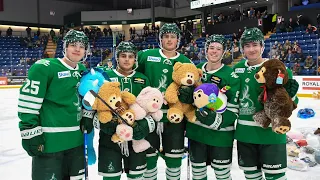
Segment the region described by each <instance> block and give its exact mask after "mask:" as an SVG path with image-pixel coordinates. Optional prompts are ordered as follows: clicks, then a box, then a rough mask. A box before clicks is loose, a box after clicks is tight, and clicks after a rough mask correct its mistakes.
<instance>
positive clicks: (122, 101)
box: [92, 82, 136, 123]
mask: <svg viewBox="0 0 320 180" xmlns="http://www.w3.org/2000/svg"><path fill="white" fill-rule="evenodd" d="M98 95H99V96H100V97H101V98H102V99H104V100H105V101H106V102H107V103H108V105H109V106H110V107H111V108H112V109H114V110H117V111H118V112H120V114H121V112H123V111H124V110H127V109H128V108H129V105H132V104H134V103H135V101H136V97H135V96H134V95H133V94H131V93H129V92H127V91H123V92H121V90H120V83H119V82H105V83H104V84H103V85H102V86H101V88H100V89H99V92H98ZM92 109H93V110H97V113H98V119H99V120H100V122H101V123H107V122H110V121H111V119H112V113H111V110H110V109H109V108H108V106H106V105H105V104H104V103H103V102H102V101H101V100H100V99H99V98H96V99H95V101H94V103H93V105H92ZM119 109H121V110H119Z"/></svg>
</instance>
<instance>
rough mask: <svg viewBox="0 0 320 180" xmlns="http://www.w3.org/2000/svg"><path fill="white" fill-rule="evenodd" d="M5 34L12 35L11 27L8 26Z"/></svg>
mask: <svg viewBox="0 0 320 180" xmlns="http://www.w3.org/2000/svg"><path fill="white" fill-rule="evenodd" d="M7 36H12V29H11V27H9V28H8V29H7Z"/></svg>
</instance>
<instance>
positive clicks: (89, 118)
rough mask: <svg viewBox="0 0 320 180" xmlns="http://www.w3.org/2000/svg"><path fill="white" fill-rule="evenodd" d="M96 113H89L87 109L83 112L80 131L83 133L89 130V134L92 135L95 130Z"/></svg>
mask: <svg viewBox="0 0 320 180" xmlns="http://www.w3.org/2000/svg"><path fill="white" fill-rule="evenodd" d="M94 114H95V111H88V110H86V109H83V110H82V119H81V121H80V129H81V131H82V132H84V130H87V133H88V134H89V133H91V131H92V129H93V116H94Z"/></svg>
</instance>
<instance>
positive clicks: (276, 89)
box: [253, 59, 297, 134]
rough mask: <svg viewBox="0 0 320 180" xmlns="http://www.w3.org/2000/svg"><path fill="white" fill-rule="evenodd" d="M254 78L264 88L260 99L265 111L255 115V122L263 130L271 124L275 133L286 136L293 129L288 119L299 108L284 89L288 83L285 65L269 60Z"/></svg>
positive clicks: (275, 60) (278, 61)
mask: <svg viewBox="0 0 320 180" xmlns="http://www.w3.org/2000/svg"><path fill="white" fill-rule="evenodd" d="M254 77H255V79H256V81H257V82H258V83H261V84H263V86H262V87H263V88H264V90H263V91H262V92H261V94H260V96H259V97H258V99H259V101H260V102H261V103H262V104H263V105H264V109H263V110H261V111H259V112H257V113H255V114H254V116H253V119H254V121H255V122H257V123H258V124H259V125H260V126H261V127H263V128H268V127H269V125H270V123H271V125H272V130H273V131H274V132H275V133H278V134H285V133H286V132H288V131H289V130H290V129H291V123H290V121H289V119H288V118H289V117H290V116H291V114H292V111H293V110H294V109H296V108H297V105H296V104H295V103H294V102H293V101H292V99H291V98H290V96H289V95H288V93H287V91H286V89H285V88H284V87H283V86H284V85H285V84H286V83H287V82H288V72H287V70H286V67H285V65H284V64H283V63H282V62H281V61H280V60H277V59H271V60H267V61H265V62H264V63H263V64H262V65H261V67H260V69H259V71H258V72H257V73H256V74H255V76H254Z"/></svg>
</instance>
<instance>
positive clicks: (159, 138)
mask: <svg viewBox="0 0 320 180" xmlns="http://www.w3.org/2000/svg"><path fill="white" fill-rule="evenodd" d="M159 41H160V49H159V48H157V49H149V50H144V51H141V52H139V54H138V63H139V68H138V69H137V71H139V72H141V73H143V74H145V75H146V76H147V77H148V78H149V80H150V85H151V87H155V88H158V89H159V90H160V91H161V92H163V93H164V92H165V91H166V89H167V87H168V86H169V84H170V83H171V82H172V71H173V65H174V64H175V62H182V63H190V60H189V59H188V58H187V57H185V56H184V55H182V54H180V53H178V52H177V51H176V50H177V49H178V47H179V43H180V29H179V28H178V27H177V25H176V24H164V25H163V26H162V27H161V29H160V32H159ZM162 109H163V112H164V113H165V114H164V115H163V119H162V120H161V122H160V123H158V125H157V132H153V133H151V134H149V135H148V137H147V138H146V139H147V140H148V141H149V142H150V143H151V145H152V146H153V147H154V148H156V149H159V147H160V143H162V145H163V152H162V153H163V154H164V156H163V157H164V160H165V162H166V166H167V169H166V177H167V179H179V178H180V171H181V160H182V156H183V154H184V130H185V123H184V122H181V123H179V124H174V123H170V122H169V121H168V119H167V114H166V112H167V109H168V106H165V105H164V106H163V108H162ZM157 160H158V155H157V153H156V152H154V150H153V149H148V150H147V171H146V172H145V174H144V177H145V179H148V180H153V179H157Z"/></svg>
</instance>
